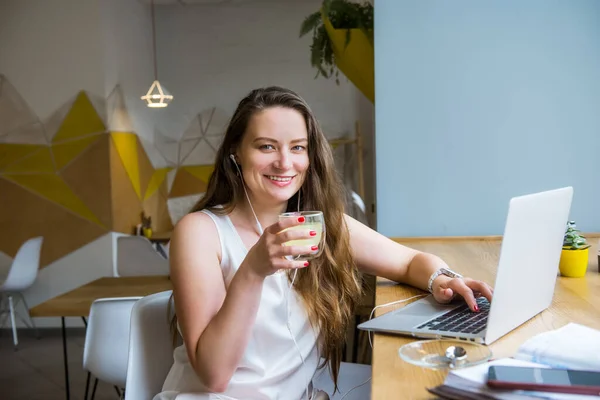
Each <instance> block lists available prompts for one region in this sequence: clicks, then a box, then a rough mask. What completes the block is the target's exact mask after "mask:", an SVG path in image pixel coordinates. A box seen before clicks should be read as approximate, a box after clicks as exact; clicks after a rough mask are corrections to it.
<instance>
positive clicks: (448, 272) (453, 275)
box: [427, 268, 463, 293]
mask: <svg viewBox="0 0 600 400" xmlns="http://www.w3.org/2000/svg"><path fill="white" fill-rule="evenodd" d="M440 275H446V276H449V277H450V278H462V277H463V276H462V275H461V274H459V273H458V272H454V271H452V270H451V269H449V268H440V269H438V270H437V271H435V272H434V273H433V274H431V276H430V277H429V282H427V290H428V291H429V293H433V281H434V280H435V278H437V277H438V276H440Z"/></svg>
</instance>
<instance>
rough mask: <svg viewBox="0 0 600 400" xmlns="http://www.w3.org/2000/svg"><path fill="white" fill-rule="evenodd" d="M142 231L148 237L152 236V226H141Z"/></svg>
mask: <svg viewBox="0 0 600 400" xmlns="http://www.w3.org/2000/svg"><path fill="white" fill-rule="evenodd" d="M142 233H143V234H144V236H146V237H147V238H148V239H150V238H151V237H152V228H142Z"/></svg>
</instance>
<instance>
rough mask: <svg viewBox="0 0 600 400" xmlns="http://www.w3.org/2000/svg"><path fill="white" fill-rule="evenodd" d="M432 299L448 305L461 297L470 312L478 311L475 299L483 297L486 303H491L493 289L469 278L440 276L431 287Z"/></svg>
mask: <svg viewBox="0 0 600 400" xmlns="http://www.w3.org/2000/svg"><path fill="white" fill-rule="evenodd" d="M432 291H433V297H434V298H435V299H436V300H437V301H438V302H439V303H449V302H450V301H452V299H453V298H454V297H455V296H456V295H459V296H462V297H463V299H465V302H466V303H467V304H468V306H469V308H470V309H471V310H472V311H479V308H478V307H477V302H476V301H475V299H476V298H477V297H481V296H483V297H485V298H486V299H488V301H490V302H491V301H492V295H493V294H494V289H492V287H491V286H490V285H488V284H487V283H485V282H482V281H476V280H475V279H471V278H467V277H464V278H450V277H447V276H440V277H438V278H437V279H436V280H435V281H434V282H433V286H432Z"/></svg>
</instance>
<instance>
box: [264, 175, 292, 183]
mask: <svg viewBox="0 0 600 400" xmlns="http://www.w3.org/2000/svg"><path fill="white" fill-rule="evenodd" d="M269 179H270V180H272V181H278V182H289V181H291V180H292V178H281V177H279V176H273V175H269Z"/></svg>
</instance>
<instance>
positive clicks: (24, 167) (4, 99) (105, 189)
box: [0, 75, 172, 266]
mask: <svg viewBox="0 0 600 400" xmlns="http://www.w3.org/2000/svg"><path fill="white" fill-rule="evenodd" d="M97 108H98V104H97V103H93V102H92V101H90V98H89V96H88V95H87V94H86V93H85V92H83V91H82V92H80V93H78V94H77V95H76V96H75V97H74V99H72V100H71V101H70V102H68V103H65V105H63V106H61V107H59V109H57V111H56V112H55V113H53V115H51V116H50V117H49V118H48V119H47V120H45V121H40V120H39V119H38V118H37V116H35V114H33V113H32V112H31V110H30V109H29V107H28V106H27V105H26V103H25V102H24V101H23V99H22V98H21V97H20V95H19V94H18V92H17V91H16V90H15V89H14V88H13V87H12V85H11V84H10V82H8V81H7V80H6V78H5V77H4V76H2V75H0V117H2V118H3V121H2V122H3V125H2V126H3V127H9V128H7V129H4V130H3V129H2V128H0V193H2V196H1V197H0V202H1V203H2V204H1V205H0V251H2V252H4V253H6V254H8V255H9V256H14V255H15V254H16V251H17V250H18V248H19V246H20V245H21V244H22V243H23V242H24V241H25V240H27V239H28V238H30V237H33V236H37V235H42V236H44V238H45V242H44V243H45V245H44V247H43V251H42V260H41V263H42V266H45V265H48V264H49V263H51V262H53V261H55V260H57V259H58V258H61V257H63V256H65V255H67V254H69V253H70V252H72V251H74V250H77V249H78V248H79V247H81V246H83V245H85V244H86V243H88V242H89V241H91V240H94V239H95V238H97V237H98V236H100V235H102V234H105V233H107V232H109V231H118V232H124V233H133V230H134V227H135V225H136V224H137V223H139V222H140V213H141V212H142V211H143V212H144V213H145V214H146V215H149V216H151V217H152V218H153V223H155V225H156V226H155V227H154V228H155V231H157V232H160V231H163V230H171V229H172V223H171V220H170V217H169V214H168V208H167V205H166V203H167V196H168V185H167V181H166V176H167V173H168V172H169V171H170V170H171V169H172V167H168V168H159V169H156V170H155V169H154V167H153V166H152V164H151V162H150V161H149V159H148V156H147V155H146V153H145V150H144V148H143V146H142V145H141V143H140V141H139V138H138V137H137V135H135V133H132V132H109V131H108V130H107V124H106V122H105V121H103V119H102V118H101V117H100V115H103V113H102V112H101V111H102V110H98V109H97ZM32 126H34V127H35V129H33V128H32ZM34 135H35V137H34Z"/></svg>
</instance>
